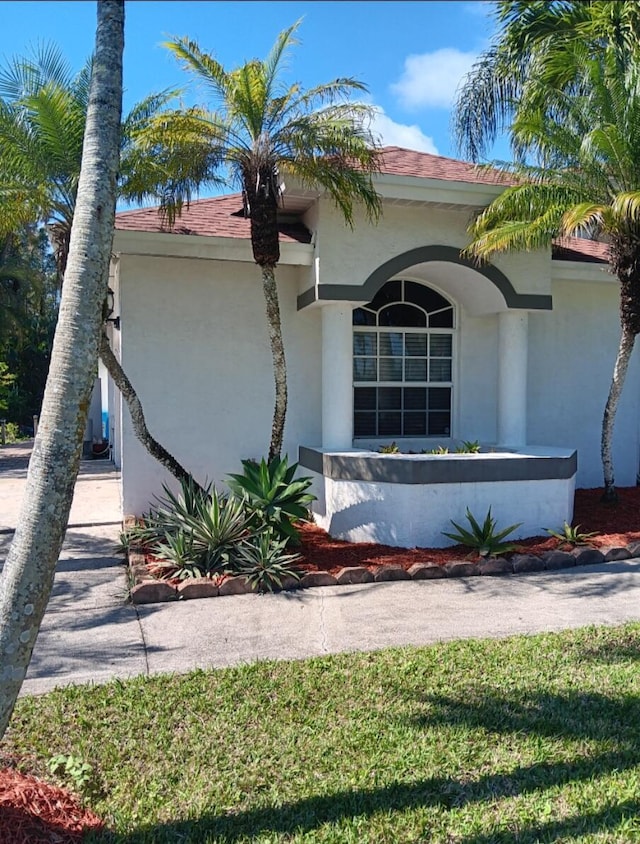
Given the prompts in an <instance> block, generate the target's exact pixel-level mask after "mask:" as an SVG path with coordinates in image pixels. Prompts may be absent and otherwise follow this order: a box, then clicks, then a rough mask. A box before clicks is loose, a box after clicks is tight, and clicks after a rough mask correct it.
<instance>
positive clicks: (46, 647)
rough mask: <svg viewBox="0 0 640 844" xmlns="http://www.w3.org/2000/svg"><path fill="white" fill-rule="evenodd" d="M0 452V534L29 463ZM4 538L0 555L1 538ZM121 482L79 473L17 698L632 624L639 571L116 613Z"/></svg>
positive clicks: (595, 570) (383, 587) (639, 615)
mask: <svg viewBox="0 0 640 844" xmlns="http://www.w3.org/2000/svg"><path fill="white" fill-rule="evenodd" d="M19 463H20V461H19V460H18V456H17V453H16V452H14V453H12V456H9V453H8V452H7V451H6V448H5V449H2V448H0V514H1V516H0V525H5V524H6V523H7V521H11V519H12V518H13V520H14V521H13V524H15V519H16V518H17V513H18V506H19V500H18V499H19V497H20V494H21V490H22V486H23V485H24V477H25V475H26V459H25V458H24V457H23V458H22V465H18V464H19ZM7 529H8V528H7V527H5V528H4V531H5V532H4V533H0V558H1V557H3V556H4V554H3V553H2V548H3V545H4V546H8V542H9V541H10V534H9V533H7V532H6V531H7ZM119 531H120V504H119V485H118V479H117V475H116V472H115V471H114V469H113V467H112V466H111V465H110V464H108V463H102V462H98V461H93V462H91V461H87V462H84V463H83V465H82V469H81V474H80V477H79V479H78V484H77V487H76V496H75V500H74V505H73V509H72V514H71V520H70V526H69V530H68V533H67V538H66V541H65V545H64V549H63V553H62V555H61V558H60V562H59V564H58V570H57V574H56V579H55V585H54V590H53V594H52V597H51V601H50V604H49V607H48V609H47V613H46V615H45V619H44V622H43V625H42V629H41V632H40V635H39V637H38V641H37V643H36V647H35V650H34V655H33V660H32V663H31V666H30V668H29V673H28V676H27V680H26V681H25V684H24V687H23V693H24V694H29V693H39V692H44V691H47V690H49V689H51V688H53V687H54V686H56V685H66V684H68V683H83V682H103V681H106V680H109V679H112V678H115V677H119V678H125V677H130V676H134V675H138V674H158V673H163V672H182V671H188V670H190V669H192V668H212V667H222V666H228V665H234V664H237V663H240V662H251V661H255V660H258V659H302V658H305V657H310V656H318V655H323V654H328V653H336V652H340V651H355V650H374V649H377V648H383V647H388V646H401V645H426V644H430V643H433V642H437V641H443V640H449V639H457V638H468V637H484V636H490V637H499V636H507V635H510V634H512V633H535V632H542V631H546V630H561V629H564V628H570V627H580V626H583V625H587V624H607V625H614V624H621V623H623V622H625V621H631V620H640V576H639V575H640V560H631V561H625V562H623V563H607V564H605V565H602V566H585V567H580V568H578V569H570V570H567V571H565V572H553V573H541V574H529V575H520V576H518V577H512V576H509V577H500V578H488V577H483V578H480V577H476V578H467V579H455V580H435V581H400V582H395V583H382V584H366V585H361V586H342V587H325V588H316V589H309V590H306V591H297V592H288V593H281V594H279V595H238V596H229V597H224V598H212V599H208V600H201V601H188V602H184V603H183V602H175V603H168V604H155V605H146V606H138V607H134V606H132V605H130V604H127V603H125V596H126V579H125V569H124V565H123V557H122V556H121V555H118V554H117V553H116V542H117V539H118V534H119Z"/></svg>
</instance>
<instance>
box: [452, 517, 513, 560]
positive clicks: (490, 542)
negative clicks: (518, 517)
mask: <svg viewBox="0 0 640 844" xmlns="http://www.w3.org/2000/svg"><path fill="white" fill-rule="evenodd" d="M466 518H467V521H468V522H469V525H470V527H471V530H470V531H469V530H466V529H465V528H463V527H462V526H461V525H459V524H458V523H457V522H454V521H453V519H451V524H452V525H453V526H454V528H456V530H457V531H458V533H447V532H446V531H442V533H443V534H444V536H448V537H449V539H453V541H454V542H459V543H460V544H461V545H466V546H467V548H472V549H473V550H475V551H477V552H478V554H479V555H480V556H481V557H497V556H498V555H499V554H506V553H507V552H508V551H513V550H514V548H515V545H513V544H511V543H508V542H503V541H502V540H503V539H504V538H505V537H506V536H508V535H509V534H510V533H512V532H513V531H514V530H516V528H519V527H520V525H521V524H522V522H518V523H517V524H515V525H509V527H508V528H505V529H504V530H501V531H496V526H497V523H496V520H495V519H494V518H493V517H492V515H491V507H489V510H488V511H487V515H486V516H485V520H484V522H483V523H482V525H480V524H479V523H478V521H477V520H476V519H475V518H474V516H473V514H472V513H471V511H470V510H469V508H468V507H467V513H466Z"/></svg>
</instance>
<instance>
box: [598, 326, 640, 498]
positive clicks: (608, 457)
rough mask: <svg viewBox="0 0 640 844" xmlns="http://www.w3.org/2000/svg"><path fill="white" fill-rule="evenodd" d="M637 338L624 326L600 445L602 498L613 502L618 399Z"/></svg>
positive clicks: (615, 493) (603, 420)
mask: <svg viewBox="0 0 640 844" xmlns="http://www.w3.org/2000/svg"><path fill="white" fill-rule="evenodd" d="M635 339H636V337H635V334H634V333H633V332H632V331H629V330H628V329H626V328H623V330H622V334H621V336H620V345H619V347H618V354H617V356H616V362H615V366H614V368H613V378H612V379H611V387H610V388H609V396H608V398H607V404H606V406H605V409H604V416H603V419H602V439H601V445H600V453H601V455H602V470H603V473H604V493H603V495H602V500H603V501H607V502H612V503H613V502H615V501H617V500H618V493H617V492H616V488H615V480H614V475H613V457H612V454H611V443H612V438H613V425H614V422H615V418H616V411H617V409H618V401H619V399H620V394H621V393H622V387H623V386H624V379H625V377H626V374H627V368H628V366H629V360H630V359H631V352H633V346H634V343H635Z"/></svg>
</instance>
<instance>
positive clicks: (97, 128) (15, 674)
mask: <svg viewBox="0 0 640 844" xmlns="http://www.w3.org/2000/svg"><path fill="white" fill-rule="evenodd" d="M123 46H124V0H100V2H98V22H97V30H96V51H95V61H94V65H93V73H92V78H91V87H90V93H89V108H88V112H87V123H86V130H85V139H84V147H83V154H82V169H81V173H80V180H79V185H78V200H77V207H76V213H75V218H74V223H73V229H72V232H71V248H70V253H69V263H68V267H67V273H66V280H65V285H64V289H63V291H62V299H61V302H60V316H59V320H58V326H57V329H56V336H55V339H54V344H53V352H52V357H51V366H50V369H49V377H48V379H47V386H46V389H45V395H44V401H43V405H42V412H41V416H40V426H39V429H38V435H37V437H36V441H35V444H34V449H33V455H32V458H31V461H30V463H29V472H28V475H27V485H26V490H25V494H24V499H23V502H22V507H21V510H20V517H19V522H18V528H17V530H16V535H15V537H14V540H13V542H12V543H11V547H10V549H9V554H8V557H7V560H6V563H5V566H4V570H3V572H2V575H1V577H0V738H1V737H2V736H3V735H4V732H5V730H6V728H7V724H8V722H9V719H10V717H11V713H12V711H13V708H14V705H15V702H16V699H17V696H18V693H19V691H20V687H21V685H22V681H23V679H24V677H25V674H26V672H27V667H28V665H29V661H30V659H31V653H32V651H33V646H34V644H35V641H36V637H37V635H38V631H39V629H40V624H41V622H42V618H43V615H44V612H45V609H46V606H47V603H48V600H49V595H50V592H51V587H52V584H53V577H54V573H55V567H56V562H57V560H58V556H59V554H60V549H61V547H62V542H63V540H64V534H65V531H66V527H67V522H68V519H69V511H70V509H71V502H72V499H73V490H74V486H75V481H76V477H77V474H78V468H79V464H80V454H81V450H82V435H83V431H84V427H85V424H86V419H87V414H88V409H89V399H90V395H91V389H92V386H93V379H94V372H95V368H96V365H97V361H98V344H99V339H100V330H101V322H102V304H103V302H104V299H105V296H106V293H107V283H108V274H109V259H110V253H111V243H112V239H113V225H114V216H115V202H116V175H117V170H118V157H119V138H120V120H121V110H122V51H123Z"/></svg>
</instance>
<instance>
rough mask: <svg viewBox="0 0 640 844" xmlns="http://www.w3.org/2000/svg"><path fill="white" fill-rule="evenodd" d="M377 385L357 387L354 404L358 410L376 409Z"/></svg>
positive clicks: (354, 392)
mask: <svg viewBox="0 0 640 844" xmlns="http://www.w3.org/2000/svg"><path fill="white" fill-rule="evenodd" d="M376 393H377V390H376V388H375V387H356V388H355V390H354V391H353V406H354V408H355V409H356V410H375V409H376Z"/></svg>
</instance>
